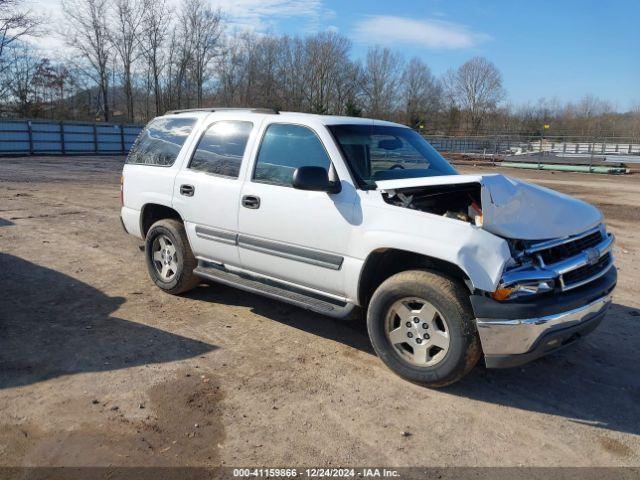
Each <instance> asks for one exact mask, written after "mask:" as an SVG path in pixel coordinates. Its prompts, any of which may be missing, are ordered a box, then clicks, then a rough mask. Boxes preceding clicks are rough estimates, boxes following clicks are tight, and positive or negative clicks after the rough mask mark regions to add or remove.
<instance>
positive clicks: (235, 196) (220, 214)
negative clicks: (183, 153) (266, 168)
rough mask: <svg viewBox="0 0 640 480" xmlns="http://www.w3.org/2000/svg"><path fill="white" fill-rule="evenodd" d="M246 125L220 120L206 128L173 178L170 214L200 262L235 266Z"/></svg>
mask: <svg viewBox="0 0 640 480" xmlns="http://www.w3.org/2000/svg"><path fill="white" fill-rule="evenodd" d="M253 131H254V124H253V122H251V121H245V120H236V119H225V118H220V119H216V120H214V121H213V123H210V124H208V125H207V126H206V128H205V129H204V131H203V132H202V133H201V136H200V138H199V139H198V141H197V143H196V145H195V148H194V149H193V152H192V154H191V156H190V158H188V159H187V162H186V163H185V166H184V167H183V168H182V169H181V170H180V172H179V173H178V175H177V176H176V180H175V184H174V194H173V203H174V208H176V210H178V211H179V212H180V214H181V215H182V217H183V219H184V221H185V228H186V231H187V235H188V237H189V242H190V243H191V249H192V250H193V253H194V255H195V256H196V257H197V258H200V259H206V260H213V261H216V262H220V263H224V264H229V265H239V257H238V247H237V231H238V208H239V203H240V202H239V198H240V190H241V180H240V178H242V177H241V171H242V169H243V167H244V165H245V163H246V162H244V157H245V152H246V151H247V146H248V145H249V144H250V142H251V141H252V133H253Z"/></svg>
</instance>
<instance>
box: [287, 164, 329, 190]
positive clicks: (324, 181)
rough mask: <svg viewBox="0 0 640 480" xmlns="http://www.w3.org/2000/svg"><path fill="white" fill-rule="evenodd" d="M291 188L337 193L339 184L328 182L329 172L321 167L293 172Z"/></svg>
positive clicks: (301, 168) (299, 169)
mask: <svg viewBox="0 0 640 480" xmlns="http://www.w3.org/2000/svg"><path fill="white" fill-rule="evenodd" d="M292 184H293V188H297V189H298V190H311V191H314V192H327V193H338V192H339V191H340V183H337V182H331V181H330V180H329V172H327V170H325V169H324V168H322V167H299V168H296V169H295V171H294V172H293V182H292Z"/></svg>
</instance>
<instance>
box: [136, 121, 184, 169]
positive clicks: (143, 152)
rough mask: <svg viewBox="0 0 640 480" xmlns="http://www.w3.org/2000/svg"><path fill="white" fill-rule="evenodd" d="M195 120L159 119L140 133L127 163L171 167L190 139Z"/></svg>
mask: <svg viewBox="0 0 640 480" xmlns="http://www.w3.org/2000/svg"><path fill="white" fill-rule="evenodd" d="M195 123H196V119H195V118H157V119H155V120H153V121H152V122H150V123H149V124H148V125H147V126H146V128H145V129H144V130H143V131H142V133H140V136H139V137H138V139H137V140H136V143H134V144H133V147H131V150H130V151H129V156H128V157H127V163H131V164H135V165H155V166H158V167H170V166H171V165H173V162H175V161H176V158H177V157H178V154H179V153H180V149H181V148H182V146H183V145H184V142H185V141H186V140H187V137H189V134H190V133H191V130H193V126H194V125H195Z"/></svg>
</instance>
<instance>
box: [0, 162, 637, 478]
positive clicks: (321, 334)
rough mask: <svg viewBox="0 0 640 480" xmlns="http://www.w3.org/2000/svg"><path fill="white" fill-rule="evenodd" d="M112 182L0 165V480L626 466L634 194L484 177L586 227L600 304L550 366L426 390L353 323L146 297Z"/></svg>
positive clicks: (601, 186) (619, 182) (599, 182)
mask: <svg viewBox="0 0 640 480" xmlns="http://www.w3.org/2000/svg"><path fill="white" fill-rule="evenodd" d="M121 164H122V159H120V158H38V157H36V158H14V159H0V273H1V276H0V466H1V465H4V466H18V465H21V466H51V465H65V466H93V465H100V466H111V465H121V466H129V465H132V466H165V465H181V466H183V465H189V466H194V465H198V466H218V465H230V466H247V465H266V466H292V465H298V466H300V465H305V466H338V465H342V466H345V465H353V466H356V465H360V466H362V465H388V466H454V465H455V466H495V465H504V466H520V465H533V466H541V465H547V466H549V465H563V466H596V465H597V466H618V465H627V466H639V465H640V436H639V435H640V375H639V374H638V365H639V360H640V355H639V353H638V351H639V349H638V346H639V345H640V328H638V325H639V322H640V297H639V296H638V284H639V283H640V259H639V257H638V256H639V255H640V236H639V234H638V232H639V231H640V230H639V228H638V223H639V221H640V208H638V204H639V203H640V180H639V177H638V176H637V175H636V176H625V177H612V176H596V175H582V174H570V173H555V174H553V173H550V172H535V171H534V172H532V171H521V170H515V169H514V170H507V169H504V170H501V171H502V172H503V173H506V174H508V175H512V176H516V177H519V178H523V179H525V180H530V181H533V182H535V183H539V184H541V185H544V186H548V187H551V188H555V189H557V190H560V191H563V192H566V193H569V194H572V195H575V196H577V197H580V198H583V199H585V200H587V201H590V202H593V203H595V204H597V205H598V206H599V207H600V208H601V209H602V210H603V212H604V213H605V216H606V218H607V222H608V225H609V227H610V229H611V230H612V231H613V232H614V233H615V234H616V235H617V237H618V242H617V244H616V247H615V255H616V257H617V264H618V266H619V268H620V280H619V286H618V289H617V291H616V298H615V305H614V306H613V308H612V310H611V313H610V314H609V316H608V317H607V319H606V320H605V322H604V323H603V324H602V325H601V326H600V328H599V329H598V330H596V332H594V333H593V334H592V335H591V336H590V337H588V338H587V339H585V340H584V341H582V342H580V343H579V344H577V345H575V346H573V347H571V348H569V349H567V350H565V351H563V352H561V353H559V354H556V355H553V356H550V357H546V358H543V359H541V360H539V361H537V362H535V363H533V364H530V365H528V366H525V367H524V368H517V369H512V370H500V371H488V370H486V369H485V368H484V367H483V366H478V367H477V368H476V369H475V370H474V371H473V372H472V374H471V375H470V376H469V377H467V378H466V379H465V380H463V381H462V382H460V383H458V384H456V385H454V386H452V387H449V388H447V389H443V390H429V389H426V388H422V387H419V386H416V385H413V384H410V383H408V382H406V381H403V380H401V379H400V378H398V377H396V376H395V375H394V374H392V373H391V372H390V371H389V370H387V369H386V368H385V367H384V366H383V365H382V363H381V362H380V361H379V360H378V359H377V358H376V357H375V355H374V354H373V352H372V349H371V346H370V344H369V341H368V339H367V336H366V330H365V327H364V324H363V322H362V321H359V320H349V321H337V320H332V319H328V318H324V317H321V316H319V315H315V314H312V313H308V312H306V311H304V310H300V309H297V308H294V307H291V306H288V305H284V304H280V303H277V302H275V301H270V300H267V299H264V298H262V297H259V296H256V295H251V294H248V293H243V292H240V291H237V290H234V289H232V288H227V287H222V286H202V287H199V288H198V289H197V290H195V291H193V292H191V293H189V294H188V295H185V296H183V297H172V296H169V295H166V294H164V293H162V292H161V291H160V290H158V289H157V288H155V287H154V286H153V284H152V282H151V281H150V280H149V279H148V277H147V272H146V269H145V265H144V258H143V255H142V253H141V252H140V251H139V249H138V245H139V243H140V242H139V241H137V240H136V239H134V238H132V237H129V236H127V235H125V234H124V233H123V231H122V229H121V227H120V222H119V219H118V212H119V198H118V197H119V191H118V190H119V189H118V180H119V172H120V169H121ZM461 170H463V171H464V172H478V171H481V169H479V168H473V167H465V168H462V169H461ZM493 171H495V170H493ZM403 432H405V434H404V435H403Z"/></svg>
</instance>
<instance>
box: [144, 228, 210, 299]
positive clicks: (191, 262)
mask: <svg viewBox="0 0 640 480" xmlns="http://www.w3.org/2000/svg"><path fill="white" fill-rule="evenodd" d="M145 255H146V260H147V269H148V271H149V276H150V277H151V279H152V280H153V281H154V283H155V284H156V285H157V286H158V287H160V288H161V289H162V290H164V291H165V292H167V293H171V294H172V295H178V294H180V293H184V292H186V291H188V290H191V289H193V288H195V287H196V286H198V284H199V283H200V279H199V278H198V277H197V276H196V275H194V274H193V269H194V268H195V267H196V266H197V260H196V259H195V257H194V256H193V253H192V252H191V248H190V247H189V240H188V239H187V233H186V232H185V230H184V225H183V224H182V223H181V222H179V221H177V220H173V219H165V220H160V221H158V222H156V223H154V224H153V225H151V228H150V229H149V231H148V232H147V237H146V240H145Z"/></svg>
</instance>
